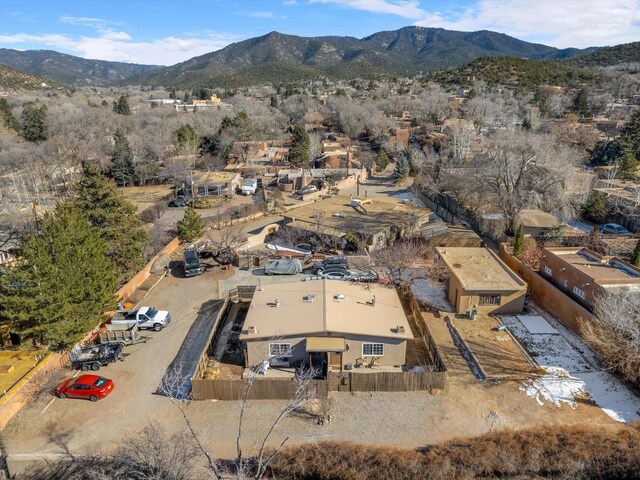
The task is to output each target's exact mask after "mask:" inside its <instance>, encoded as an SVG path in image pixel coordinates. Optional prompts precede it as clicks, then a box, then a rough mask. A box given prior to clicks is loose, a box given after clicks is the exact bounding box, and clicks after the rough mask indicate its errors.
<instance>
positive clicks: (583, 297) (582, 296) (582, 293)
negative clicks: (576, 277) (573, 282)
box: [573, 287, 587, 300]
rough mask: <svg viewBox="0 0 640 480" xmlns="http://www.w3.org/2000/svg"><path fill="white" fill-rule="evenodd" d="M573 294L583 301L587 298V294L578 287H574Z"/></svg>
mask: <svg viewBox="0 0 640 480" xmlns="http://www.w3.org/2000/svg"><path fill="white" fill-rule="evenodd" d="M573 293H575V294H576V295H577V296H579V297H580V298H581V299H583V300H584V299H585V298H587V294H586V293H584V292H583V291H582V290H580V289H579V288H578V287H573Z"/></svg>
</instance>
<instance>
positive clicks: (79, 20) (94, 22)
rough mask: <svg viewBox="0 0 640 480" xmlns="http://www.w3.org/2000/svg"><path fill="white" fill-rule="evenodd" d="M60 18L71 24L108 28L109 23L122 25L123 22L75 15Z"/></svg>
mask: <svg viewBox="0 0 640 480" xmlns="http://www.w3.org/2000/svg"><path fill="white" fill-rule="evenodd" d="M59 20H60V21H61V22H62V23H67V24H69V25H76V26H83V27H93V28H106V27H107V26H109V25H122V23H121V22H114V21H112V20H105V19H103V18H94V17H74V16H73V15H62V16H61V17H60V18H59Z"/></svg>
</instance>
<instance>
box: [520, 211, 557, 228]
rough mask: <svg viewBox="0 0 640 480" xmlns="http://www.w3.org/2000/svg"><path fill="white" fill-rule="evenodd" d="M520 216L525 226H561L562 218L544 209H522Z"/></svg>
mask: <svg viewBox="0 0 640 480" xmlns="http://www.w3.org/2000/svg"><path fill="white" fill-rule="evenodd" d="M518 218H519V220H520V222H521V223H522V225H524V226H525V227H537V228H554V227H558V226H560V220H558V219H557V218H556V217H554V216H553V215H551V214H550V213H547V212H543V211H542V210H522V211H521V212H520V213H519V214H518Z"/></svg>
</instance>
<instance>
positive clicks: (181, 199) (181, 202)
mask: <svg viewBox="0 0 640 480" xmlns="http://www.w3.org/2000/svg"><path fill="white" fill-rule="evenodd" d="M190 201H191V199H190V198H189V197H187V196H186V195H178V196H177V197H176V198H174V199H173V200H171V201H170V202H169V206H170V207H186V206H187V205H189V202H190Z"/></svg>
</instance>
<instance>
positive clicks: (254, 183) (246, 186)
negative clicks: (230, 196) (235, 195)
mask: <svg viewBox="0 0 640 480" xmlns="http://www.w3.org/2000/svg"><path fill="white" fill-rule="evenodd" d="M257 189H258V180H257V179H256V178H247V179H245V181H244V182H242V194H243V195H253V194H254V193H256V190H257Z"/></svg>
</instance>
